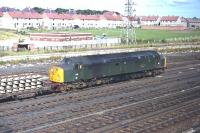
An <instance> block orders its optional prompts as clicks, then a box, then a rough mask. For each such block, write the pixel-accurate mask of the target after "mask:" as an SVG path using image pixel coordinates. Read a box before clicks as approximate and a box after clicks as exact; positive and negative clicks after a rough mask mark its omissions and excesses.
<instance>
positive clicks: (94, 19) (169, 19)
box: [0, 11, 200, 29]
mask: <svg viewBox="0 0 200 133" xmlns="http://www.w3.org/2000/svg"><path fill="white" fill-rule="evenodd" d="M127 21H131V22H132V25H133V26H135V27H140V26H141V27H142V28H144V29H145V28H146V29H149V28H150V29H151V28H152V27H153V28H155V27H182V28H183V29H186V28H187V27H200V26H199V25H200V21H193V20H192V19H185V18H183V17H179V16H162V17H160V16H141V17H130V18H127V17H125V16H122V15H119V14H116V13H114V12H105V13H104V14H102V15H78V14H58V13H43V14H39V13H36V12H21V11H17V12H0V28H4V29H25V28H45V29H67V28H73V27H74V26H77V27H80V28H117V27H124V26H125V25H126V24H127ZM190 22H193V23H191V25H190ZM192 24H193V25H192Z"/></svg>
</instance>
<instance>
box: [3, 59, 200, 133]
mask: <svg viewBox="0 0 200 133" xmlns="http://www.w3.org/2000/svg"><path fill="white" fill-rule="evenodd" d="M199 81H200V64H199V61H198V60H194V61H193V60H191V61H187V62H180V63H176V64H174V66H173V64H171V66H170V67H169V69H167V70H166V72H165V73H164V74H161V75H159V76H157V77H153V78H152V77H149V78H144V79H142V80H141V79H136V80H131V81H125V82H119V83H114V84H108V85H102V86H98V87H90V88H85V89H83V90H73V91H69V92H63V93H55V94H49V95H44V96H39V97H36V98H29V99H25V100H20V101H19V100H17V101H10V102H2V103H0V132H2V133H4V132H10V133H12V132H13V133H14V132H20V133H21V132H24V133H29V132H33V133H34V132H37V133H38V132H41V133H43V132H52V133H53V132H55V133H56V132H69V133H70V132H80V133H81V132H82V133H85V132H95V133H96V132H107V133H110V132H115V133H117V132H155V133H156V132H157V133H160V132H162V133H168V132H172V133H173V132H175V131H177V132H184V131H187V130H189V129H190V130H198V123H200V110H199V108H200V104H199V103H200V98H199V97H200V82H199Z"/></svg>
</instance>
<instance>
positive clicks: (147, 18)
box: [141, 16, 159, 21]
mask: <svg viewBox="0 0 200 133" xmlns="http://www.w3.org/2000/svg"><path fill="white" fill-rule="evenodd" d="M158 18H159V17H158V16H143V17H142V19H141V21H157V20H158Z"/></svg>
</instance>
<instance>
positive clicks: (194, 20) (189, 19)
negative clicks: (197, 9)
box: [187, 18, 200, 23]
mask: <svg viewBox="0 0 200 133" xmlns="http://www.w3.org/2000/svg"><path fill="white" fill-rule="evenodd" d="M187 21H188V22H189V23H200V19H192V18H188V19H187Z"/></svg>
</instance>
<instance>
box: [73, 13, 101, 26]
mask: <svg viewBox="0 0 200 133" xmlns="http://www.w3.org/2000/svg"><path fill="white" fill-rule="evenodd" d="M73 19H74V25H78V26H79V27H80V28H100V27H101V23H100V16H99V15H76V14H75V15H73Z"/></svg>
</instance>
